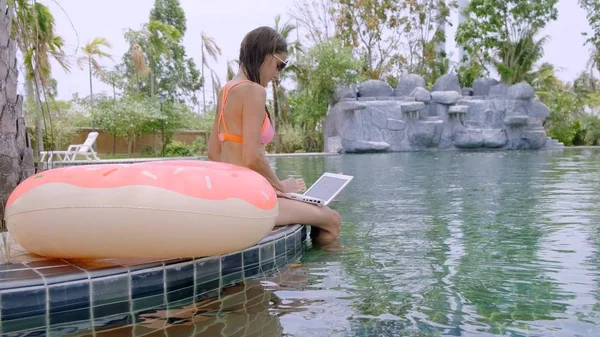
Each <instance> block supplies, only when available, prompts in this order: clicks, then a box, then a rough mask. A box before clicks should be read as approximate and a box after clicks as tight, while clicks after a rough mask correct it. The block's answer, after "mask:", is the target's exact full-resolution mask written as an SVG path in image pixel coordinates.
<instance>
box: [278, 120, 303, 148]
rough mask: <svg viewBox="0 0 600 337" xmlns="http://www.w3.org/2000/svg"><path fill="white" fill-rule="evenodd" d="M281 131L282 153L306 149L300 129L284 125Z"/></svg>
mask: <svg viewBox="0 0 600 337" xmlns="http://www.w3.org/2000/svg"><path fill="white" fill-rule="evenodd" d="M280 129H281V130H280V131H279V134H280V144H279V147H280V152H283V153H293V152H297V151H299V150H302V149H303V148H304V135H303V134H302V131H301V130H300V129H299V128H297V127H296V128H295V127H293V126H292V125H289V124H282V125H281V126H280Z"/></svg>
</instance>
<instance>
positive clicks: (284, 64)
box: [273, 54, 287, 72]
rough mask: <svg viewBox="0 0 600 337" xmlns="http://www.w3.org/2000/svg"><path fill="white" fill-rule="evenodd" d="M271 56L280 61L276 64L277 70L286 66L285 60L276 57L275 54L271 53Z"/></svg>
mask: <svg viewBox="0 0 600 337" xmlns="http://www.w3.org/2000/svg"><path fill="white" fill-rule="evenodd" d="M273 57H275V58H276V59H278V60H279V61H281V63H280V64H278V65H277V71H279V72H281V71H282V70H283V68H285V66H287V62H286V61H284V60H282V59H280V58H279V57H277V55H275V54H273Z"/></svg>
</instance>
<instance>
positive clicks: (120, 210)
mask: <svg viewBox="0 0 600 337" xmlns="http://www.w3.org/2000/svg"><path fill="white" fill-rule="evenodd" d="M278 212H279V208H278V202H277V195H276V194H275V191H274V189H273V187H272V186H271V185H270V184H269V182H268V181H267V180H266V179H265V178H264V177H263V176H261V175H260V174H258V173H257V172H255V171H252V170H250V169H247V168H244V167H240V166H235V165H230V164H225V163H218V162H210V161H197V160H176V161H159V162H144V163H137V164H99V165H82V166H71V167H64V168H57V169H52V170H48V171H44V172H41V173H38V174H36V175H33V176H31V177H29V178H27V179H26V180H25V181H23V182H22V183H21V184H19V185H18V186H17V188H16V189H15V190H14V191H13V192H12V194H11V195H10V197H9V199H8V201H7V206H6V212H5V219H6V224H7V227H8V230H9V232H10V233H11V235H12V236H13V238H14V239H15V241H16V242H17V243H18V244H20V245H21V246H23V248H25V249H26V250H28V251H29V252H31V253H34V254H38V255H42V256H47V257H55V258H160V259H167V258H193V257H203V256H211V255H219V254H225V253H229V252H233V251H238V250H242V249H245V248H247V247H250V246H252V245H255V244H256V243H258V242H259V241H260V240H261V239H263V238H264V237H265V236H266V235H268V234H269V232H270V231H271V230H272V229H273V227H274V226H275V217H276V216H277V214H278Z"/></svg>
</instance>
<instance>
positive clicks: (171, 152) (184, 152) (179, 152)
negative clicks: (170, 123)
mask: <svg viewBox="0 0 600 337" xmlns="http://www.w3.org/2000/svg"><path fill="white" fill-rule="evenodd" d="M193 155H194V149H193V147H192V146H191V145H187V144H184V143H182V142H180V141H177V140H173V141H171V142H170V143H169V144H167V146H166V147H165V156H167V157H190V156H193Z"/></svg>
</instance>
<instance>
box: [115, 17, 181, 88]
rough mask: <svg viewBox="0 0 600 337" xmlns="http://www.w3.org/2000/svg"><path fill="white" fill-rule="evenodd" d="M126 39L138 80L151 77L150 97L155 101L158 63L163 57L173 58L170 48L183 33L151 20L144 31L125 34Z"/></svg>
mask: <svg viewBox="0 0 600 337" xmlns="http://www.w3.org/2000/svg"><path fill="white" fill-rule="evenodd" d="M125 39H126V40H127V41H129V43H130V46H131V47H130V48H131V60H132V61H133V65H134V72H135V76H136V79H138V80H140V79H143V78H145V77H146V76H147V75H150V79H149V80H150V97H151V98H152V99H154V95H155V81H156V79H155V75H154V73H155V71H156V62H157V60H159V58H160V57H161V55H165V56H166V57H167V58H170V57H171V56H172V52H171V49H170V48H169V46H171V45H172V44H173V43H176V42H178V41H179V40H180V39H181V33H180V32H179V31H178V30H177V29H176V28H175V27H174V26H171V25H169V24H165V23H162V22H160V21H154V20H151V21H150V22H148V23H147V24H145V25H144V28H142V30H139V31H129V32H127V33H125Z"/></svg>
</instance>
